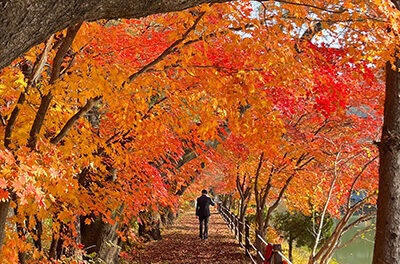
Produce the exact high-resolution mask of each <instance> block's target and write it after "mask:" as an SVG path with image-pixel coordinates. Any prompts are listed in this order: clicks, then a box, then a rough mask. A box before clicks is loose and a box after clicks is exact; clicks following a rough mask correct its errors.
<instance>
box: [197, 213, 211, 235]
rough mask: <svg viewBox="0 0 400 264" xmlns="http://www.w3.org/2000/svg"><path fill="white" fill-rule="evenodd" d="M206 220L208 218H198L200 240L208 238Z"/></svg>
mask: <svg viewBox="0 0 400 264" xmlns="http://www.w3.org/2000/svg"><path fill="white" fill-rule="evenodd" d="M208 218H209V216H206V217H199V222H200V238H207V237H208ZM203 224H204V233H203Z"/></svg>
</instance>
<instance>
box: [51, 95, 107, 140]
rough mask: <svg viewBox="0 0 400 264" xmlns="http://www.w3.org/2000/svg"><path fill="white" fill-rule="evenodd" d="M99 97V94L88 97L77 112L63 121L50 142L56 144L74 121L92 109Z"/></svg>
mask: <svg viewBox="0 0 400 264" xmlns="http://www.w3.org/2000/svg"><path fill="white" fill-rule="evenodd" d="M101 98H102V97H101V96H97V97H94V98H90V99H88V100H87V102H86V104H85V105H84V106H83V107H82V108H81V109H80V110H79V111H78V112H77V113H75V114H74V115H73V116H72V117H71V118H70V119H69V120H68V121H67V123H65V125H64V127H63V128H62V129H61V131H60V132H59V133H58V134H57V136H55V137H53V138H52V139H50V143H52V144H58V143H59V142H60V141H61V140H62V139H63V138H64V137H65V136H66V135H67V133H68V132H69V131H70V130H71V128H72V127H73V126H74V124H75V123H76V121H78V120H79V119H80V118H81V117H82V116H84V115H85V114H86V113H87V112H89V111H90V110H91V109H92V107H93V106H94V105H96V103H98V102H99V101H100V100H101Z"/></svg>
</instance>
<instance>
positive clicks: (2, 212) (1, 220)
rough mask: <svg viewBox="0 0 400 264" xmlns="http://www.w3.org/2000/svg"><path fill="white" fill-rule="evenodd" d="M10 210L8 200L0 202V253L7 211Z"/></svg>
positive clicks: (4, 234) (4, 233)
mask: <svg viewBox="0 0 400 264" xmlns="http://www.w3.org/2000/svg"><path fill="white" fill-rule="evenodd" d="M9 208H10V200H8V201H6V202H0V251H1V246H2V245H3V241H4V238H5V237H6V220H7V215H8V209H9Z"/></svg>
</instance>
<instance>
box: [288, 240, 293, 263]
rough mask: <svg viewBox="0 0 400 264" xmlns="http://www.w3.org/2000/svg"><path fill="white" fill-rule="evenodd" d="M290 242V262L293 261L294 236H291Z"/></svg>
mask: <svg viewBox="0 0 400 264" xmlns="http://www.w3.org/2000/svg"><path fill="white" fill-rule="evenodd" d="M288 244H289V260H290V262H293V238H292V237H290V238H289V241H288Z"/></svg>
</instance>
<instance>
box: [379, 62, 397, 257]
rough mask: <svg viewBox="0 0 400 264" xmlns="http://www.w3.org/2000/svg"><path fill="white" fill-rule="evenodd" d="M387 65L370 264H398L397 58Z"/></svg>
mask: <svg viewBox="0 0 400 264" xmlns="http://www.w3.org/2000/svg"><path fill="white" fill-rule="evenodd" d="M395 66H396V69H395V70H392V67H391V64H390V63H389V62H388V63H387V64H386V95H385V111H384V122H383V128H382V138H381V142H380V143H379V157H380V160H379V194H378V211H377V223H376V235H375V248H374V258H373V264H383V263H385V264H389V263H390V264H396V263H397V264H399V263H400V247H399V245H400V100H399V98H400V75H399V72H398V70H399V68H400V60H399V58H396V61H395Z"/></svg>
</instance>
